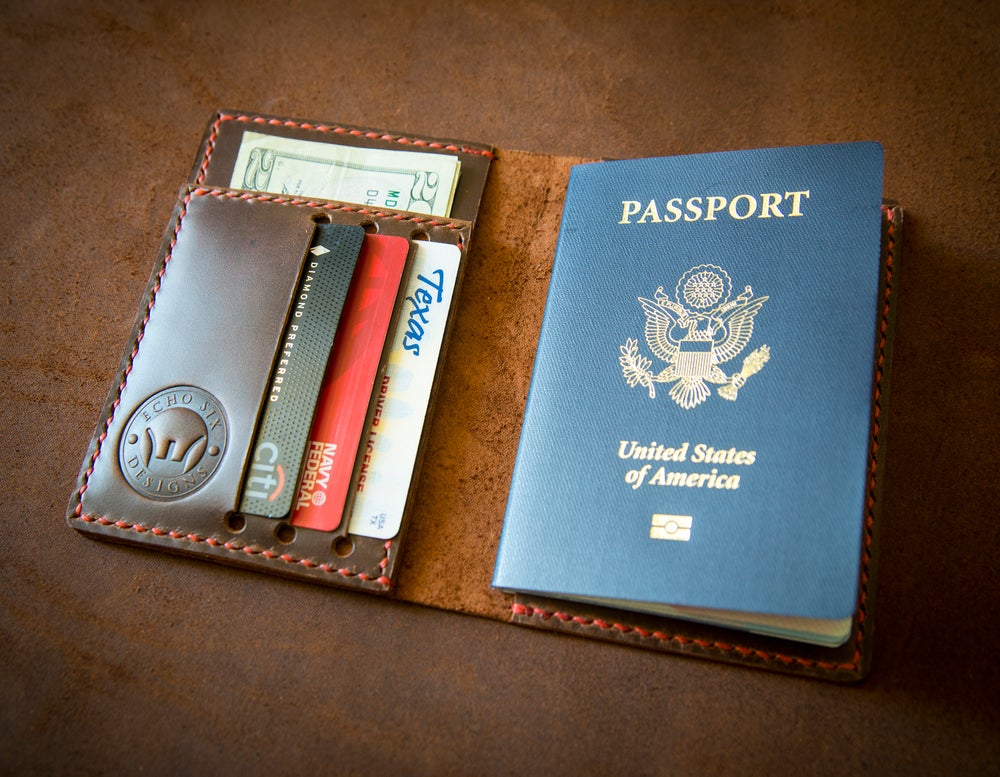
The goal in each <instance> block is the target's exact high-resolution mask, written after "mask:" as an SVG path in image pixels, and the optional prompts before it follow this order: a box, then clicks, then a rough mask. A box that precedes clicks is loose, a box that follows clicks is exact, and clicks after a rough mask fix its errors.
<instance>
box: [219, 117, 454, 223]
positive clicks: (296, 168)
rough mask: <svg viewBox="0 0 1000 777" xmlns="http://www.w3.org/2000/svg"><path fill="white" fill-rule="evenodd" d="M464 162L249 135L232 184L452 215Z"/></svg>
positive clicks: (438, 156)
mask: <svg viewBox="0 0 1000 777" xmlns="http://www.w3.org/2000/svg"><path fill="white" fill-rule="evenodd" d="M460 166H461V163H460V162H459V160H458V157H455V156H451V155H449V154H430V153H427V152H423V151H387V150H384V149H372V148H359V147H355V146H339V145H335V144H331V143H318V142H316V141H311V140H296V139H294V138H283V137H276V136H274V135H264V134H261V133H258V132H246V133H244V134H243V140H242V141H241V143H240V150H239V154H238V155H237V157H236V164H235V165H234V167H233V176H232V180H231V181H230V184H229V185H230V186H231V187H232V188H234V189H248V190H250V191H258V192H268V193H269V194H284V195H289V196H294V197H322V198H324V199H328V200H339V201H341V202H350V203H354V204H357V205H367V206H370V207H374V208H393V209H395V210H407V211H412V212H415V213H426V214H428V215H431V216H448V215H449V214H450V213H451V203H452V200H453V199H454V197H455V187H456V186H457V185H458V176H459V170H460Z"/></svg>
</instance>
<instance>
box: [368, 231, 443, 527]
mask: <svg viewBox="0 0 1000 777" xmlns="http://www.w3.org/2000/svg"><path fill="white" fill-rule="evenodd" d="M414 245H415V247H416V253H415V255H414V258H413V263H412V266H411V268H410V271H409V276H408V279H407V282H406V297H405V300H404V302H403V307H402V309H401V310H400V312H399V317H398V319H397V321H396V324H395V326H394V327H393V332H392V340H391V346H390V351H389V356H388V363H387V366H386V370H385V374H384V375H383V376H382V378H381V380H380V381H379V386H378V392H377V394H376V398H375V404H374V408H373V410H372V412H371V413H370V418H369V421H368V425H367V428H366V431H365V436H364V438H363V441H362V446H361V449H360V451H359V454H358V455H359V462H358V466H357V468H356V476H355V483H354V489H355V492H354V504H353V506H352V508H351V521H350V524H349V530H350V533H351V534H358V535H362V536H365V537H375V538H378V539H389V538H391V537H395V536H396V534H397V533H398V532H399V527H400V524H401V523H402V520H403V510H404V508H405V507H406V498H407V494H408V493H409V490H410V481H411V480H412V478H413V468H414V465H415V464H416V460H417V452H418V450H419V447H420V437H421V434H422V432H423V428H424V418H425V416H426V415H427V404H428V402H429V400H430V395H431V387H432V385H433V383H434V373H435V371H436V370H437V363H438V357H439V356H440V353H441V344H442V342H443V340H444V330H445V323H446V322H447V320H448V309H449V308H450V307H451V300H452V296H453V294H454V291H455V278H456V276H457V274H458V264H459V259H460V257H461V251H460V250H459V248H458V246H454V245H449V244H447V243H431V242H428V241H417V242H415V243H414Z"/></svg>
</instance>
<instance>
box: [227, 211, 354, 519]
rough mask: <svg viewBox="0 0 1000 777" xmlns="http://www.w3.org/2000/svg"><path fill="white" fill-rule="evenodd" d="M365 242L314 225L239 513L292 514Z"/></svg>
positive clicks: (349, 231)
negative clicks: (329, 363)
mask: <svg viewBox="0 0 1000 777" xmlns="http://www.w3.org/2000/svg"><path fill="white" fill-rule="evenodd" d="M364 237H365V230H364V228H363V227H359V226H350V225H346V224H318V225H317V226H316V233H315V236H314V237H313V243H312V246H311V247H310V249H309V254H308V256H307V258H306V261H305V266H304V268H303V271H302V276H301V280H300V281H299V287H298V289H297V290H296V293H295V299H294V302H293V304H292V309H291V313H290V314H289V317H288V323H287V324H286V326H285V335H284V337H283V339H282V340H281V345H280V346H279V351H278V354H277V358H276V360H275V364H274V370H273V372H272V375H271V383H270V385H269V387H268V393H267V396H266V397H265V400H264V404H265V406H264V410H263V413H262V414H261V418H260V420H259V422H258V425H257V436H256V438H255V439H254V443H253V448H252V449H251V453H250V462H249V464H248V467H247V471H246V474H245V475H244V478H243V490H242V492H241V495H240V508H239V509H240V512H242V513H247V514H250V515H263V516H266V517H268V518H284V517H286V516H287V515H288V514H289V512H290V511H291V507H292V501H293V498H294V496H295V486H296V483H297V482H298V478H299V469H300V468H301V466H302V458H303V455H304V453H305V449H306V443H307V442H308V439H309V429H310V427H311V425H312V417H313V413H314V411H315V409H316V401H317V398H318V397H319V391H320V387H321V385H322V383H323V375H324V373H325V372H326V363H327V360H328V358H329V356H330V350H331V348H332V347H333V341H334V337H335V335H336V333H337V325H338V323H339V322H340V314H341V312H342V311H343V309H344V300H345V299H346V298H347V292H348V290H349V289H350V286H351V278H352V277H353V275H354V267H355V265H356V264H357V261H358V255H359V254H360V252H361V245H362V242H363V241H364Z"/></svg>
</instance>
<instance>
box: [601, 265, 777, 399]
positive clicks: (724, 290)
mask: <svg viewBox="0 0 1000 777" xmlns="http://www.w3.org/2000/svg"><path fill="white" fill-rule="evenodd" d="M653 296H654V299H646V298H645V297H639V304H640V305H642V309H643V311H644V312H645V314H646V330H645V336H646V344H647V345H648V346H649V349H650V350H651V351H652V352H653V355H654V356H656V357H657V358H658V359H660V360H661V361H663V362H666V364H667V366H666V367H664V368H663V369H662V370H661V371H660V372H659V373H656V374H654V373H653V372H652V371H651V369H650V368H651V367H652V364H653V362H652V360H651V359H648V358H646V357H644V356H641V355H640V354H639V343H638V340H636V339H633V338H629V339H627V340H626V341H625V345H623V346H620V352H621V354H620V356H619V357H618V361H619V363H620V364H621V367H622V374H623V376H624V378H625V380H626V382H627V383H628V384H629V385H630V386H632V387H635V386H637V385H642V386H645V387H646V388H647V389H648V390H649V396H650V399H654V398H655V397H656V387H655V384H657V383H674V384H675V385H674V386H673V387H672V388H671V389H670V397H671V398H672V399H673V400H674V401H675V402H676V403H677V404H678V405H679V406H680V407H682V408H684V409H685V410H690V409H691V408H693V407H697V406H698V405H700V404H701V403H702V402H704V401H705V400H706V399H708V397H709V395H710V394H711V391H710V389H709V387H708V385H707V384H709V383H713V384H716V385H719V389H718V394H719V396H721V397H723V398H724V399H728V400H735V399H736V395H737V392H738V391H739V389H740V388H741V387H742V386H743V384H744V383H746V380H747V378H749V377H750V376H751V375H753V374H755V373H757V372H758V371H759V370H760V369H761V368H762V367H763V366H764V364H765V363H766V362H767V360H768V359H770V358H771V350H770V348H768V347H767V346H766V345H762V346H761V347H760V348H758V349H757V350H755V351H753V352H752V353H750V354H749V355H748V356H747V357H746V358H745V359H744V360H743V366H742V368H741V369H740V370H739V371H738V372H734V373H733V374H731V375H726V374H725V373H724V372H723V371H722V369H721V368H720V367H719V365H720V364H725V363H726V362H728V361H730V360H731V359H734V358H736V357H737V356H739V355H740V354H741V353H742V352H743V351H744V349H745V348H746V347H747V345H748V344H749V342H750V338H751V337H752V336H753V327H754V318H755V317H756V315H757V313H759V312H760V309H761V307H763V305H764V303H765V302H767V299H768V298H767V297H755V296H754V292H753V289H752V288H751V287H750V286H747V287H745V288H744V290H743V292H742V293H740V294H738V295H737V296H736V298H735V299H732V300H731V299H730V297H731V296H732V281H731V280H730V278H729V274H728V273H727V272H726V271H725V270H723V269H722V268H721V267H718V266H717V265H714V264H699V265H697V266H696V267H692V268H691V269H690V270H688V271H687V272H686V273H684V274H683V275H682V276H681V278H680V280H678V281H677V287H676V288H675V290H674V299H671V298H670V296H669V295H668V294H666V293H665V292H664V291H663V287H662V286H660V287H659V288H658V289H657V290H656V293H655V294H654V295H653ZM720 384H721V385H720Z"/></svg>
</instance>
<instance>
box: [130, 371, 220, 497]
mask: <svg viewBox="0 0 1000 777" xmlns="http://www.w3.org/2000/svg"><path fill="white" fill-rule="evenodd" d="M227 438H228V428H227V425H226V417H225V414H224V413H223V411H222V405H220V404H219V400H217V399H216V398H215V397H214V396H212V395H211V394H209V393H208V392H207V391H204V390H203V389H200V388H196V387H194V386H174V387H172V388H168V389H164V390H163V391H159V392H157V393H156V394H154V395H153V396H151V397H149V399H147V400H146V401H145V402H143V403H142V404H141V405H140V406H139V407H138V409H136V411H135V412H134V413H132V417H131V418H129V420H128V423H127V424H126V425H125V431H124V432H123V433H122V437H121V442H120V444H119V447H118V461H119V464H120V465H121V470H122V473H123V474H124V475H125V479H126V480H127V481H128V483H129V485H130V486H132V488H134V489H135V490H136V491H138V492H139V493H140V494H142V495H143V496H148V497H151V498H153V499H179V498H181V497H184V496H187V495H188V494H190V493H192V492H193V491H196V490H197V489H199V488H201V487H202V486H203V485H205V483H207V482H208V480H209V479H210V478H211V477H212V475H213V474H214V473H215V470H216V468H218V466H219V462H220V461H222V456H223V454H224V453H225V450H226V440H227Z"/></svg>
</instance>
